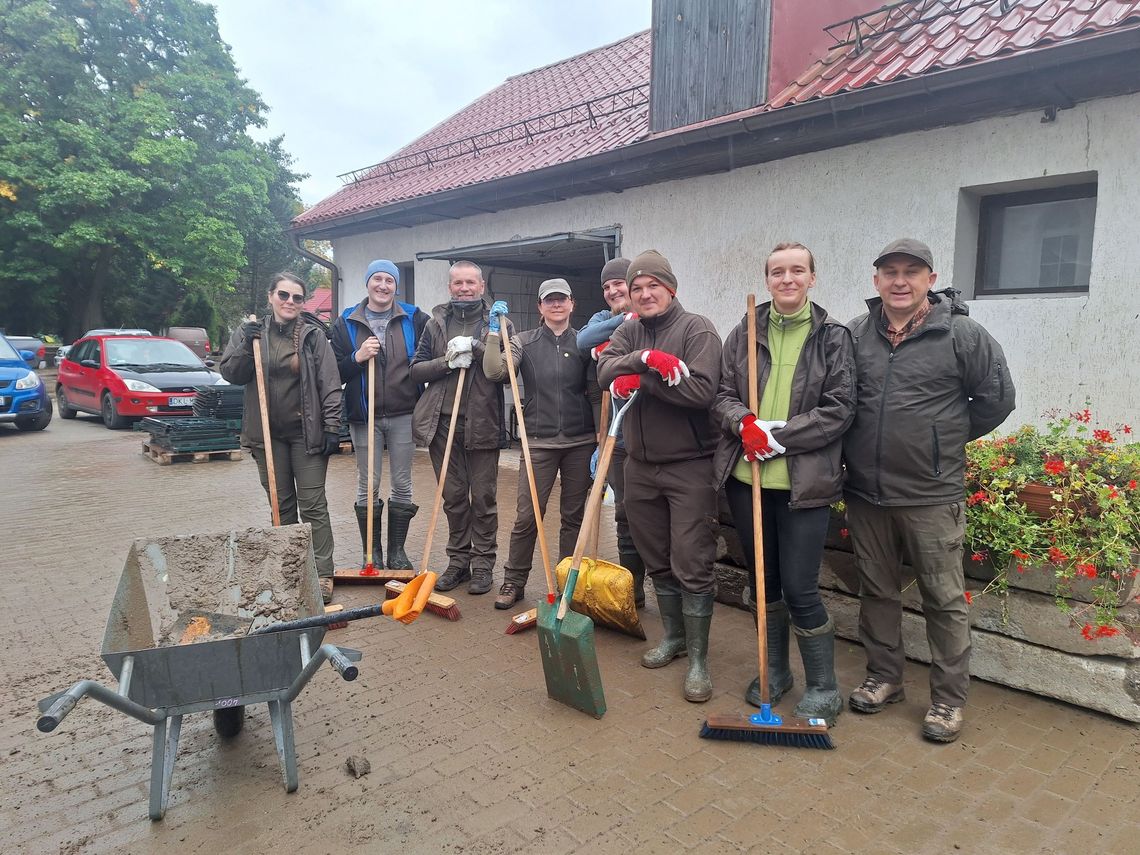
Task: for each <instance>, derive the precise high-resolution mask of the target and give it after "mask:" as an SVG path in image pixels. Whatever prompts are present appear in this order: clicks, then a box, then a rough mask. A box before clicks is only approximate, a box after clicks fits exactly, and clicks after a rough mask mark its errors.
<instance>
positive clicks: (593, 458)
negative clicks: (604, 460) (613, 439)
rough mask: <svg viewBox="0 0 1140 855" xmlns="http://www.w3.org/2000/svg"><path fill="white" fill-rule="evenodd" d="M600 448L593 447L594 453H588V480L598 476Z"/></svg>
mask: <svg viewBox="0 0 1140 855" xmlns="http://www.w3.org/2000/svg"><path fill="white" fill-rule="evenodd" d="M599 451H601V449H600V448H595V449H594V453H593V454H591V455H590V480H591V481H593V480H596V479H597V477H598V452H599Z"/></svg>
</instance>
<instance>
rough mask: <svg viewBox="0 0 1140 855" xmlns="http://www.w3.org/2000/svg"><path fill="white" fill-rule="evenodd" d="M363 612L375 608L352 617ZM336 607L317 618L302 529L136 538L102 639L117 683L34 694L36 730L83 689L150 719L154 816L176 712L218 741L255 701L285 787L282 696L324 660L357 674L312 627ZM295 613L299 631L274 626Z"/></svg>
mask: <svg viewBox="0 0 1140 855" xmlns="http://www.w3.org/2000/svg"><path fill="white" fill-rule="evenodd" d="M358 611H361V612H364V611H366V610H365V609H360V610H358ZM371 614H379V607H376V608H375V610H374V611H373V612H371V613H370V614H367V615H366V614H361V615H359V616H360V617H366V616H371ZM342 615H343V613H342ZM342 615H329V616H325V615H324V608H323V606H322V604H321V595H320V589H319V587H318V583H317V571H316V564H315V562H314V560H313V549H312V537H311V530H310V528H309V526H308V525H289V526H282V527H280V528H272V529H246V530H244V531H229V532H222V533H220V534H205V535H191V536H187V537H169V538H156V539H152V540H145V539H144V540H136V541H135V542H134V543H133V544H132V546H131V549H130V552H129V553H128V555H127V560H126V564H125V565H124V567H123V574H122V576H121V577H120V579H119V587H118V590H117V592H116V593H115V599H114V601H113V602H112V604H111V613H110V616H109V617H108V618H107V629H106V633H105V634H104V637H103V649H102V656H103V661H104V662H105V663H106V664H107V667H108V668H110V670H111V673H112V674H113V675H114V676H115V678H116V679H117V680H118V686H117V688H115V689H110V688H108V687H106V686H104V685H102V684H100V683H97V682H95V681H94V680H81V681H79V682H78V683H76V684H75V685H74V686H72V687H71V688H70V689H67V690H66V691H64V692H59V693H57V694H55V695H52V696H51V697H49V698H45V699H44V700H42V701H40V702H39V709H40V713H41V715H40V718H39V720H38V721H37V722H36V727H37V728H39V730H41V731H43V732H44V733H50V732H51V731H53V730H55V729H56V727H58V726H59V723H60V722H61V721H62V720H63V719H64V717H65V716H67V714H68V713H70V712H71V711H72V710H73V709H74V708H75V705H76V704H77V703H78V702H79V701H80V700H81V699H82V698H83V697H84V696H90V697H92V698H94V699H95V700H97V701H100V702H101V703H104V704H106V705H107V706H109V707H112V708H114V709H116V710H118V711H119V712H122V713H125V714H126V715H128V716H131V717H132V718H135V719H138V720H139V721H142V722H145V723H146V724H149V725H151V726H152V727H153V728H154V737H153V749H152V750H153V754H152V757H151V772H150V818H151V819H152V820H159V819H162V817H163V815H164V814H165V813H166V806H167V802H168V800H169V798H170V781H171V776H172V774H173V771H174V761H175V758H176V756H177V754H178V737H179V734H180V732H181V730H182V717H183V716H184V715H187V714H189V713H196V712H205V711H207V710H212V711H213V713H214V728H215V730H216V731H217V732H218V735H219V736H221V737H223V738H229V737H232V736H236V735H237V734H238V733H239V732H240V731H241V729H242V724H243V722H244V717H245V707H246V706H249V705H251V704H258V703H265V704H268V705H269V717H270V721H271V722H272V725H273V737H274V740H275V741H276V743H277V757H278V759H279V760H280V761H281V774H282V777H283V779H284V783H285V791H286V792H289V793H291V792H293V791H295V790H296V789H297V755H296V750H295V747H294V741H293V713H292V703H293V701H294V700H295V699H296V697H297V695H298V694H300V692H301V690H302V689H303V688H305V685H306V684H307V683H308V682H309V680H310V679H312V677H313V675H314V674H315V673H316V672H317V669H318V668H320V667H321V665H323V664H324V663H325V662H329V663H330V664H331V665H332V666H333V668H335V669H336V670H337V672H338V673H340V675H341V676H342V677H343V678H344V679H345V680H354V679H355V678H356V675H357V669H356V666H355V665H353V664H352V663H353V662H358V661H359V660H360V658H361V654H360V653H359V652H358V651H356V650H350V649H348V648H344V647H338V646H336V645H334V644H322V640H323V638H324V634H325V626H324V625H319V624H321V623H327V622H331V621H332V620H343V619H344V618H343V616H342ZM297 619H303V620H301V621H300V623H302V624H303V626H302V628H293V629H289V628H285V629H282V630H281V631H275V630H274V628H275V627H277V626H286V627H287V626H290V625H291V622H294V621H297ZM283 621H284V622H287V623H284V624H282V622H283ZM314 623H315V624H318V625H315V626H314V625H312V624H314Z"/></svg>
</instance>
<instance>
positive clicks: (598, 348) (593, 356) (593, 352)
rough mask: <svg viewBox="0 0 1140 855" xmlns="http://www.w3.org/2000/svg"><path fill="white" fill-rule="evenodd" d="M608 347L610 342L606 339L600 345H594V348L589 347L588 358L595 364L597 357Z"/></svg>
mask: <svg viewBox="0 0 1140 855" xmlns="http://www.w3.org/2000/svg"><path fill="white" fill-rule="evenodd" d="M609 346H610V340H609V339H608V338H607V339H606V340H605V341H603V342H602V343H601V344H599V345H595V346H594V347H591V348H590V358H591V359H592V360H594V362H597V361H598V357H599V356H601V355H602V351H603V350H605V349H606V348H607V347H609Z"/></svg>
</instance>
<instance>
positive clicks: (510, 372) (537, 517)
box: [501, 317, 555, 602]
mask: <svg viewBox="0 0 1140 855" xmlns="http://www.w3.org/2000/svg"><path fill="white" fill-rule="evenodd" d="M501 328H502V336H503V358H504V359H505V360H506V362H507V376H508V377H510V380H511V397H513V398H514V404H515V418H516V419H518V422H519V437H520V439H521V440H522V450H523V464H524V465H525V466H526V480H527V483H528V484H530V502H531V505H532V506H533V507H534V522H535V525H537V526H538V551H539V552H541V553H542V569H543V570H545V571H546V593H547V595H548V596H550V597H554V594H555V587H554V571H553V570H551V569H550V552H549V550H548V549H547V547H546V531H545V530H544V529H543V526H542V508H541V507H540V502H539V500H538V485H537V484H536V483H535V481H534V466H532V465H531V462H530V443H529V442H527V438H526V422H525V421H523V407H522V398H521V397H520V396H519V382H518V377H517V376H516V375H515V357H514V354H513V353H511V338H510V336H509V335H508V334H507V319H506V318H505V317H504V318H503V319H502V323H501ZM551 602H553V600H551Z"/></svg>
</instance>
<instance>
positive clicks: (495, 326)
mask: <svg viewBox="0 0 1140 855" xmlns="http://www.w3.org/2000/svg"><path fill="white" fill-rule="evenodd" d="M509 311H510V309H508V308H507V304H506V303H504V302H503V301H502V300H496V301H495V302H494V304H493V305H492V306H491V317H490V319H489V320H488V321H487V328H488V329H489V330H490V331H491V332H493V333H498V332H499V319H500V318H502V317H503V315H505V314H507V312H509Z"/></svg>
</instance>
